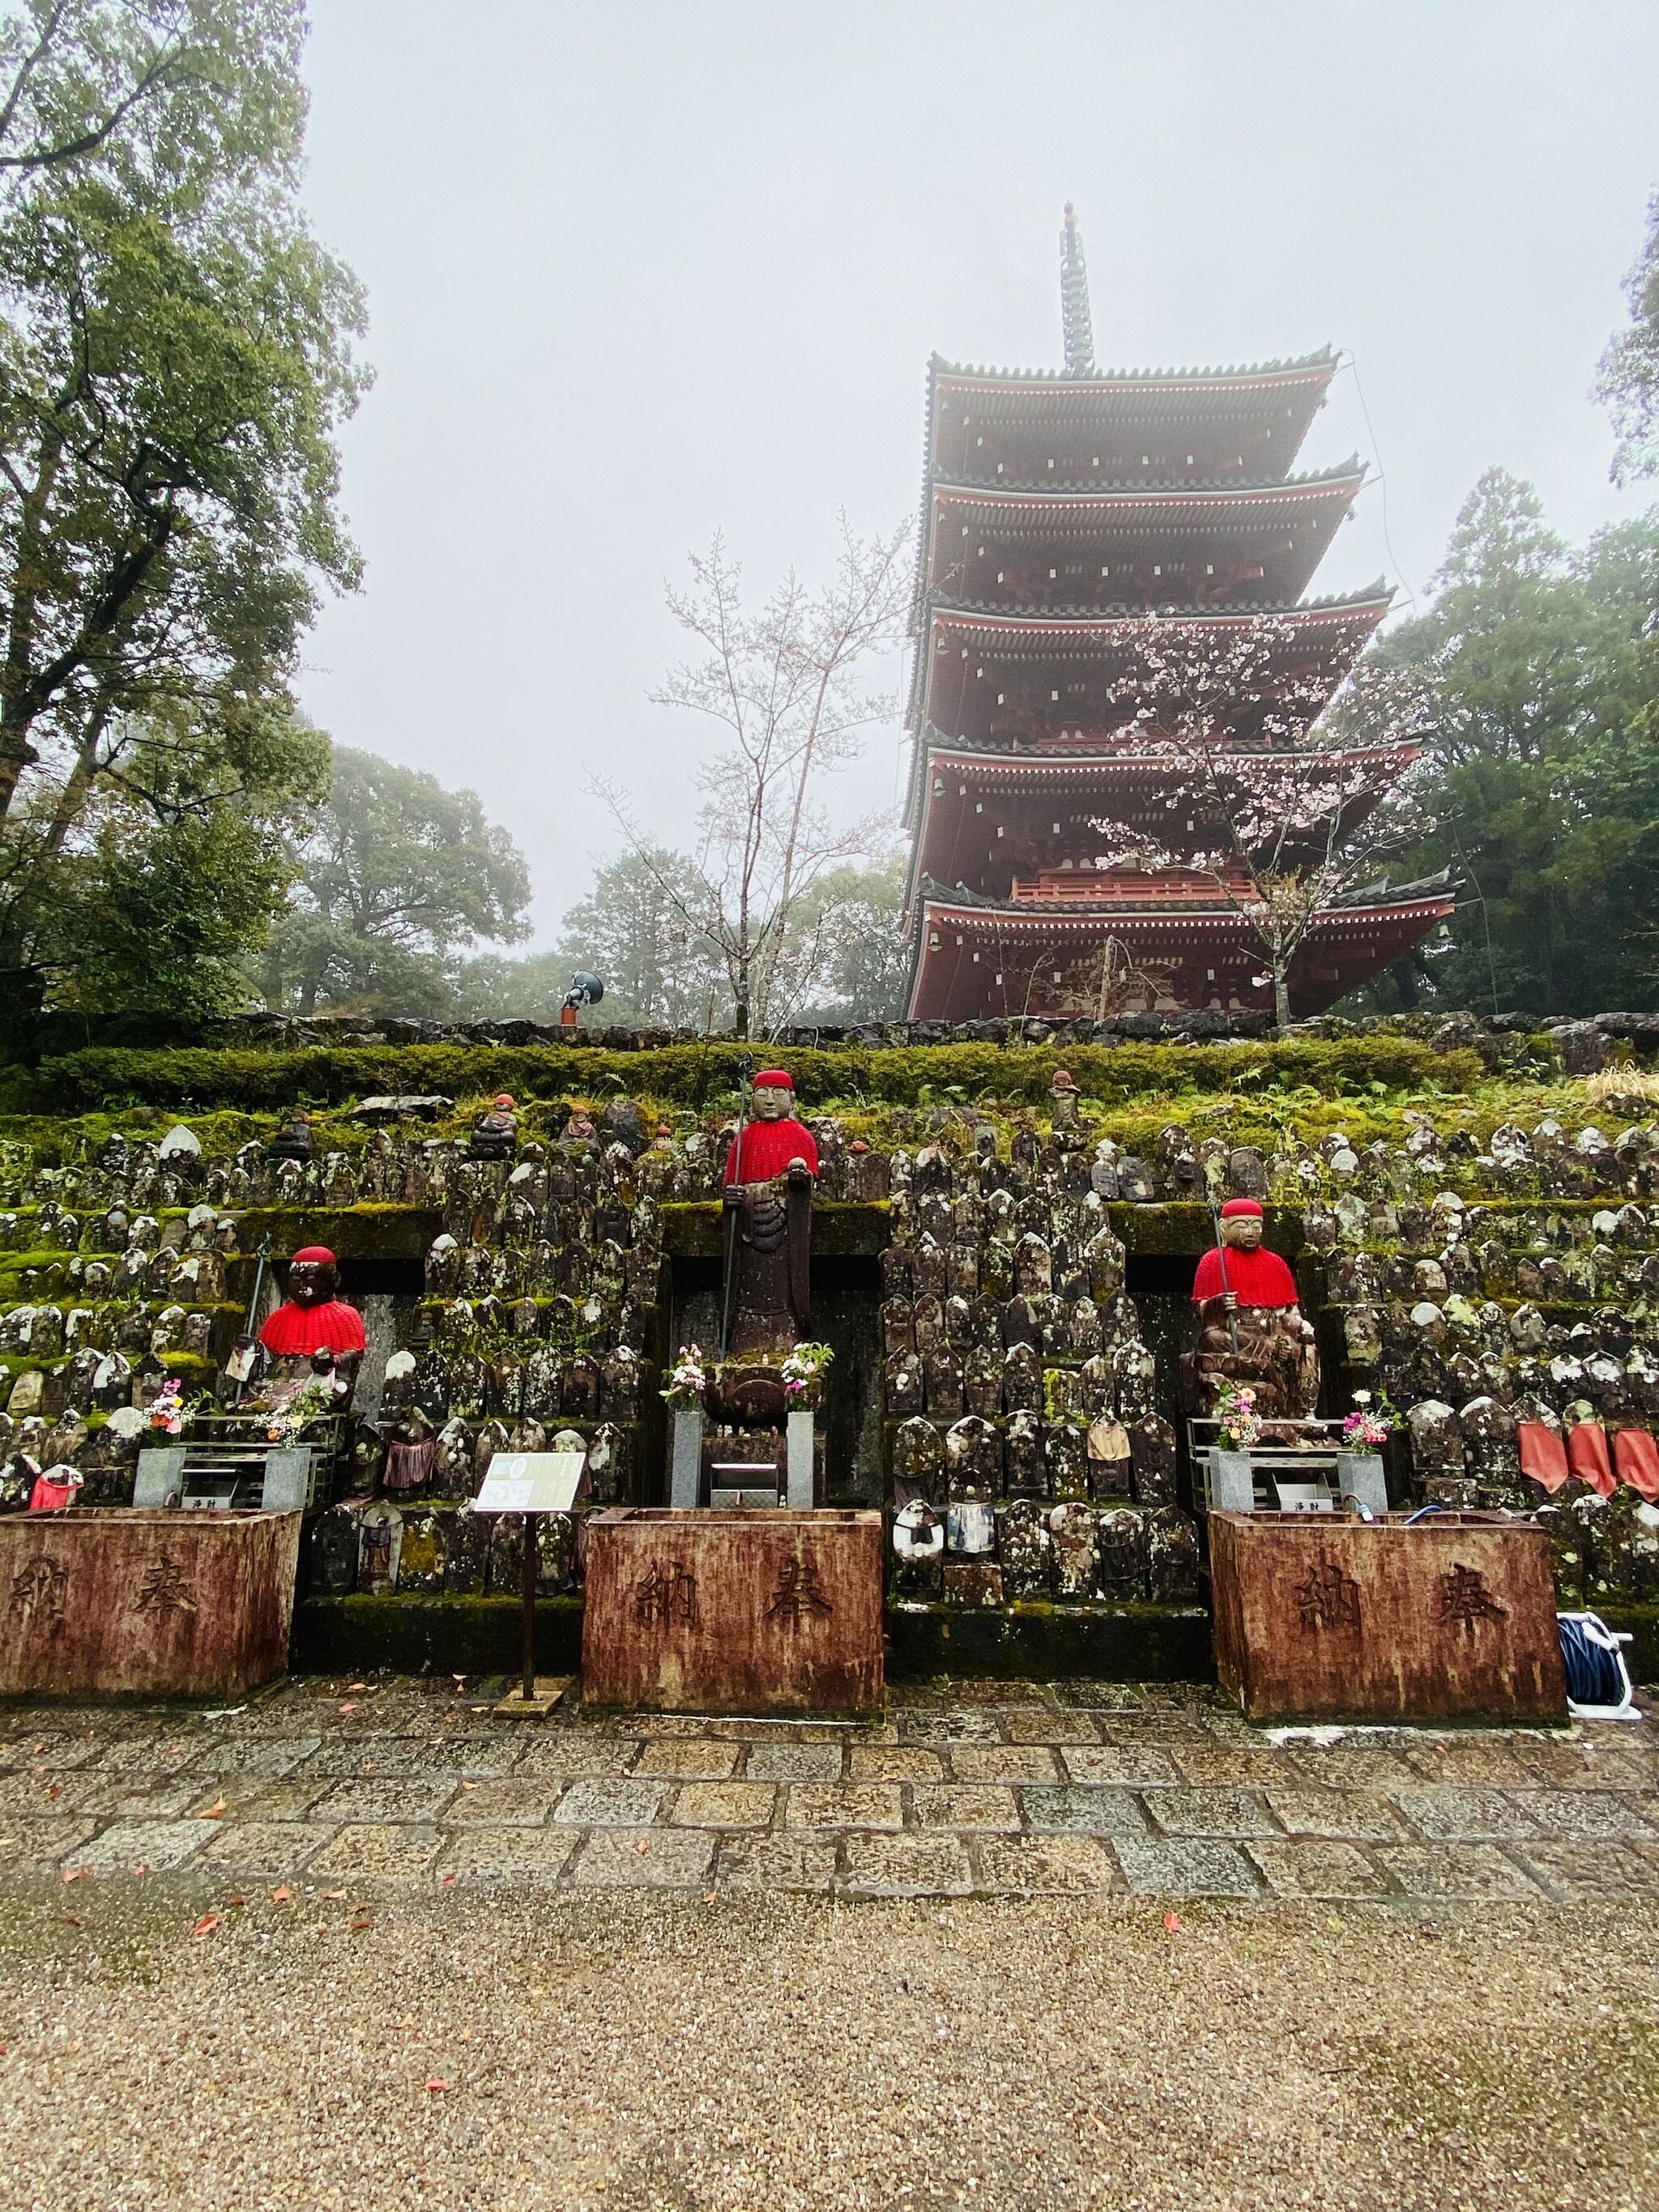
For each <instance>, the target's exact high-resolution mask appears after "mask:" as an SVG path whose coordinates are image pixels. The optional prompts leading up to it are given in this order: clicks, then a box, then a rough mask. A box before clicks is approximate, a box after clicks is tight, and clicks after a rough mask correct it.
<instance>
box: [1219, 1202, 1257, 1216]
mask: <svg viewBox="0 0 1659 2212" xmlns="http://www.w3.org/2000/svg"><path fill="white" fill-rule="evenodd" d="M1241 1213H1243V1214H1254V1215H1255V1218H1256V1219H1257V1220H1258V1221H1260V1220H1261V1219H1262V1218H1263V1216H1262V1212H1261V1207H1260V1206H1258V1205H1257V1204H1256V1202H1255V1200H1254V1199H1253V1198H1230V1199H1229V1200H1227V1203H1226V1204H1225V1206H1223V1207H1222V1209H1221V1218H1222V1219H1223V1220H1224V1221H1236V1220H1237V1218H1238V1217H1239V1215H1240V1214H1241Z"/></svg>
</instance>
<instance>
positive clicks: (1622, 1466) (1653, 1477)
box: [1613, 1429, 1659, 1501]
mask: <svg viewBox="0 0 1659 2212" xmlns="http://www.w3.org/2000/svg"><path fill="white" fill-rule="evenodd" d="M1613 1457H1614V1459H1615V1460H1616V1461H1617V1462H1618V1463H1619V1472H1620V1474H1621V1475H1622V1476H1623V1477H1624V1479H1625V1480H1626V1482H1627V1483H1629V1485H1630V1486H1631V1488H1632V1490H1639V1491H1640V1492H1641V1493H1642V1495H1643V1497H1644V1498H1647V1499H1649V1500H1650V1501H1652V1500H1654V1499H1659V1444H1656V1443H1655V1442H1654V1440H1653V1437H1652V1435H1651V1433H1650V1431H1648V1430H1646V1429H1620V1431H1619V1433H1618V1435H1617V1436H1616V1437H1614V1438H1613Z"/></svg>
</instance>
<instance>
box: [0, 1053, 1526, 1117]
mask: <svg viewBox="0 0 1659 2212" xmlns="http://www.w3.org/2000/svg"><path fill="white" fill-rule="evenodd" d="M771 1049H772V1050H775V1048H771ZM768 1053H769V1048H766V1047H764V1046H760V1047H756V1048H753V1050H752V1051H751V1052H750V1054H748V1055H747V1057H748V1060H749V1063H750V1066H756V1065H759V1064H763V1060H764V1059H765V1058H766V1057H767V1056H768ZM778 1056H779V1057H780V1058H781V1059H782V1060H784V1061H785V1063H786V1064H787V1066H788V1068H789V1070H790V1073H792V1074H793V1077H794V1080H795V1088H796V1091H797V1095H798V1097H799V1099H800V1102H801V1103H802V1104H803V1105H804V1106H807V1107H812V1106H817V1105H821V1104H825V1103H828V1102H829V1101H831V1100H835V1101H837V1102H839V1103H842V1104H843V1105H857V1104H859V1103H870V1104H876V1103H880V1104H884V1105H906V1106H915V1105H930V1104H946V1105H948V1104H955V1103H961V1104H971V1103H974V1102H975V1101H976V1100H980V1099H992V1098H994V1099H996V1100H998V1101H1000V1102H1002V1103H1006V1104H1012V1105H1026V1106H1037V1105H1042V1104H1043V1103H1046V1102H1047V1100H1048V1096H1049V1091H1050V1085H1051V1084H1052V1082H1053V1079H1054V1071H1055V1069H1056V1068H1059V1067H1066V1068H1067V1069H1069V1070H1070V1072H1071V1074H1072V1076H1073V1079H1074V1081H1075V1082H1076V1084H1077V1085H1078V1088H1079V1091H1081V1092H1082V1093H1083V1095H1084V1096H1085V1097H1087V1098H1091V1099H1094V1100H1097V1101H1098V1102H1101V1103H1106V1104H1113V1103H1119V1102H1121V1101H1123V1100H1127V1099H1130V1098H1136V1097H1148V1096H1152V1095H1155V1094H1158V1093H1165V1092H1170V1093H1174V1092H1179V1091H1186V1090H1190V1089H1195V1088H1196V1089H1203V1090H1206V1091H1230V1090H1233V1089H1237V1088H1241V1087H1242V1088H1243V1089H1246V1090H1249V1088H1250V1087H1251V1086H1255V1088H1256V1089H1257V1090H1259V1091H1272V1090H1274V1089H1280V1088H1297V1087H1302V1086H1307V1087H1310V1088H1313V1089H1315V1090H1318V1091H1322V1092H1324V1093H1325V1094H1326V1095H1327V1096H1331V1095H1341V1094H1342V1093H1344V1092H1347V1093H1350V1094H1359V1093H1364V1092H1368V1091H1373V1089H1374V1086H1377V1085H1380V1086H1382V1087H1383V1089H1384V1090H1389V1091H1423V1090H1425V1089H1426V1088H1430V1087H1432V1088H1433V1089H1435V1090H1437V1091H1440V1092H1442V1093H1459V1094H1467V1093H1468V1092H1470V1091H1473V1090H1474V1087H1475V1086H1476V1085H1478V1084H1479V1083H1480V1082H1481V1080H1482V1079H1483V1075H1484V1071H1483V1069H1482V1067H1481V1064H1480V1059H1479V1058H1478V1056H1477V1055H1476V1054H1474V1053H1473V1052H1470V1051H1467V1050H1460V1051H1456V1052H1436V1051H1434V1050H1433V1049H1432V1048H1431V1047H1430V1046H1429V1045H1427V1044H1425V1043H1422V1042H1419V1040H1417V1039H1415V1038H1412V1037H1402V1036H1369V1037H1345V1038H1341V1039H1338V1040H1334V1041H1328V1040H1325V1039H1322V1038H1313V1037H1291V1038H1287V1039H1285V1040H1284V1041H1282V1042H1261V1043H1227V1044H1212V1045H1202V1044H1163V1043H1157V1044H1143V1043H1127V1044H1121V1045H1117V1046H1115V1047H1108V1046H1103V1045H1078V1046H1074V1047H1068V1048H1057V1047H1055V1046H1053V1045H996V1044H982V1043H974V1044H942V1045H908V1046H903V1047H893V1048H880V1047H876V1048H870V1047H864V1046H852V1045H849V1046H843V1047H834V1048H824V1047H818V1048H805V1047H801V1048H790V1049H788V1050H787V1051H784V1052H781V1054H778ZM743 1062H744V1053H743V1051H742V1049H741V1048H739V1047H738V1046H737V1045H734V1044H732V1043H729V1042H710V1043H708V1044H706V1045H704V1044H696V1045H668V1046H664V1047H662V1048H658V1049H655V1050H647V1051H643V1052H611V1051H600V1050H593V1051H589V1050H586V1049H584V1050H583V1051H582V1052H581V1053H580V1054H574V1053H573V1052H572V1051H571V1050H570V1049H569V1048H566V1047H560V1046H545V1045H532V1046H523V1047H514V1046H508V1045H500V1046H479V1045H451V1044H435V1045H399V1046H368V1047H362V1048H345V1047H339V1046H324V1047H318V1048H308V1049H304V1050H299V1051H293V1052H280V1053H270V1052H249V1051H236V1052H230V1051H213V1050H203V1049H188V1050H180V1051H165V1050H162V1051H136V1050H129V1049H125V1048H106V1047H94V1048H90V1049H88V1050H87V1051H84V1052H75V1053H69V1054H64V1056H63V1057H62V1058H60V1059H56V1060H43V1061H42V1062H41V1063H40V1067H39V1069H38V1070H36V1071H34V1072H33V1073H30V1072H29V1071H28V1070H27V1069H24V1068H21V1067H12V1068H9V1069H5V1070H0V1107H3V1108H4V1109H6V1110H9V1111H11V1112H14V1113H20V1114H28V1113H37V1114H38V1113H48V1114H67V1113H76V1112H87V1111H92V1110H96V1109H106V1110H107V1109H117V1110H118V1109H121V1108H123V1107H132V1106H146V1105H155V1106H163V1107H166V1108H167V1109H170V1110H172V1111H174V1112H179V1113H185V1112H190V1111H196V1112H201V1111H204V1110H212V1109H240V1110H242V1111H245V1112H254V1111H260V1112H272V1111H275V1110H276V1109H279V1108H282V1107H284V1106H289V1105H292V1104H295V1103H311V1104H315V1105H319V1106H322V1105H337V1104H340V1103H344V1102H346V1101H349V1100H352V1099H356V1098H363V1097H370V1096H373V1095H374V1094H377V1093H385V1092H392V1093H399V1092H403V1093H409V1092H432V1091H441V1092H444V1093H446V1094H447V1096H449V1097H453V1098H457V1099H459V1098H465V1097H482V1096H486V1095H488V1094H489V1093H490V1092H492V1091H499V1090H502V1089H506V1090H510V1091H513V1092H514V1093H515V1094H516V1095H517V1096H518V1097H520V1100H521V1101H526V1100H530V1099H533V1098H537V1097H542V1098H546V1097H555V1098H581V1099H585V1100H586V1101H587V1102H589V1103H591V1104H592V1105H594V1106H602V1105H603V1104H604V1103H605V1101H606V1100H607V1099H608V1098H611V1097H619V1096H627V1097H643V1098H649V1099H654V1100H658V1101H660V1102H663V1103H674V1104H678V1105H682V1106H690V1107H695V1108H699V1109H701V1108H704V1107H707V1106H708V1105H710V1104H718V1103H720V1101H721V1100H722V1099H725V1098H730V1097H734V1096H735V1094H736V1091H737V1088H738V1081H739V1076H740V1070H741V1067H742V1066H743Z"/></svg>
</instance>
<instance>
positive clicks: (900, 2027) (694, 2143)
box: [0, 1869, 1659, 2212]
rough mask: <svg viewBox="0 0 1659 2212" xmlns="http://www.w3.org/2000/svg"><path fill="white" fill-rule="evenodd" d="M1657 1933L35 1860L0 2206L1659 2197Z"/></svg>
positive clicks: (1609, 2211) (4, 2079)
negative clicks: (338, 1879)
mask: <svg viewBox="0 0 1659 2212" xmlns="http://www.w3.org/2000/svg"><path fill="white" fill-rule="evenodd" d="M279 1887H288V1886H287V1885H281V1886H279ZM239 1899H240V1900H243V1901H237V1900H239ZM208 1913H217V1914H218V1915H219V1918H218V1921H217V1923H216V1925H212V1926H210V1927H209V1928H208V1929H206V1930H205V1931H204V1932H203V1933H200V1934H196V1933H193V1932H192V1930H193V1929H194V1927H195V1925H196V1923H197V1919H198V1918H199V1917H201V1916H203V1915H205V1914H208ZM1656 1936H1659V1906H1656V1905H1655V1904H1654V1903H1653V1902H1652V1901H1651V1900H1650V1899H1642V1898H1633V1899H1629V1900H1627V1901H1625V1902H1622V1903H1619V1904H1613V1903H1607V1902H1593V1903H1589V1904H1584V1905H1559V1904H1547V1903H1539V1904H1535V1905H1523V1904H1501V1905H1480V1906H1472V1905H1467V1904H1460V1905H1455V1906H1443V1907H1437V1906H1434V1905H1425V1904H1421V1903H1410V1902H1403V1901H1402V1902H1396V1903H1394V1904H1390V1905H1358V1906H1334V1905H1328V1904H1321V1905H1308V1904H1296V1903H1290V1902H1280V1901H1275V1900H1273V1899H1267V1898H1263V1899H1259V1900H1250V1901H1232V1900H1228V1901H1225V1902H1224V1901H1213V1902H1198V1903H1190V1904H1185V1905H1182V1906H1181V1908H1180V1911H1179V1915H1178V1919H1177V1923H1176V1925H1174V1926H1171V1925H1170V1924H1169V1923H1168V1922H1167V1921H1166V1918H1165V1911H1164V1906H1163V1905H1162V1904H1161V1903H1160V1902H1158V1901H1155V1900H1152V1899H1135V1898H1121V1897H1109V1896H1095V1897H1089V1898H1059V1897H1056V1898H1048V1899H1029V1900H1024V1901H1010V1900H1005V1899H981V1898H970V1899H952V1900H950V1901H948V1902H945V1901H939V1900H928V1901H921V1900H915V1899H906V1900H902V1901H890V1902H856V1901H850V1900H845V1899H833V1898H824V1897H817V1896H810V1897H795V1896H790V1897H784V1896H776V1895H764V1894H738V1893H732V1894H720V1895H717V1896H712V1897H711V1896H705V1895H704V1894H703V1893H697V1892H692V1893H686V1892H673V1893H671V1892H641V1891H627V1892H621V1893H604V1892H597V1891H595V1892H580V1891H552V1890H545V1889H543V1890H532V1889H526V1888H525V1887H511V1886H510V1887H504V1888H501V1889H498V1890H495V1891H494V1892H492V1893H488V1894H486V1893H480V1892H478V1891H476V1890H472V1891H469V1890H467V1889H466V1888H465V1887H456V1888H454V1889H453V1890H449V1891H447V1892H446V1891H442V1890H439V1891H437V1892H434V1891H433V1890H431V1889H429V1888H426V1887H410V1885H408V1884H396V1883H390V1882H386V1883H382V1884H381V1885H380V1888H379V1890H378V1893H377V1892H376V1891H375V1890H374V1887H373V1886H372V1885H358V1886H356V1887H350V1888H349V1889H348V1890H346V1891H341V1890H340V1889H338V1888H337V1887H331V1888H330V1887H325V1885H324V1883H323V1882H322V1881H314V1880H307V1879H303V1878H302V1879H301V1880H300V1881H296V1882H295V1883H294V1884H293V1885H292V1893H291V1894H289V1895H287V1896H280V1897H279V1896H277V1895H274V1894H273V1892H272V1888H271V1887H270V1886H269V1885H268V1884H261V1885H259V1886H258V1887H255V1886H252V1885H249V1886H248V1887H246V1888H245V1889H242V1890H240V1891H239V1890H233V1889H231V1888H230V1887H229V1885H228V1881H226V1879H225V1878H224V1877H223V1876H219V1877H217V1878H212V1879H210V1878H208V1877H206V1876H204V1875H203V1874H202V1873H200V1872H199V1871H197V1870H194V1869H185V1870H184V1871H181V1872H179V1873H176V1874H171V1875H167V1874H155V1875H149V1876H148V1877H146V1878H144V1879H143V1880H134V1879H132V1878H131V1877H128V1878H127V1879H126V1880H125V1881H114V1880H106V1881H94V1880H90V1879H88V1880H87V1881H81V1882H76V1883H74V1884H71V1885H65V1884H63V1883H61V1882H55V1883H46V1882H42V1881H33V1882H14V1883H11V1884H9V1885H6V1886H5V1887H0V2040H3V2043H4V2045H5V2052H6V2055H5V2057H4V2058H3V2059H0V2202H3V2203H4V2204H5V2205H6V2206H7V2207H8V2208H15V2212H58V2208H59V2207H70V2206H73V2207H75V2208H76V2212H138V2208H149V2207H166V2208H167V2212H193V2208H197V2207H203V2208H209V2207H210V2208H213V2212H222V2208H225V2207H229V2206H236V2207H246V2208H249V2212H262V2208H265V2207H283V2208H289V2207H304V2208H307V2212H309V2209H310V2208H319V2212H320V2208H325V2207H328V2208H332V2207H337V2206H351V2207H359V2206H361V2207H370V2206H373V2207H374V2208H377V2212H391V2208H401V2207H404V2206H410V2207H415V2206H419V2207H422V2208H423V2212H428V2208H433V2207H438V2208H443V2209H444V2212H449V2208H469V2212H474V2208H476V2212H485V2208H489V2212H495V2208H513V2212H517V2208H520V2207H523V2208H531V2207H537V2208H539V2207H544V2206H546V2207H552V2206H557V2207H560V2208H562V2212H576V2208H585V2209H586V2208H591V2212H599V2208H604V2212H692V2208H697V2212H761V2208H766V2212H788V2208H794V2207H804V2206H811V2207H815V2208H816V2207H840V2206H870V2207H881V2208H886V2207H904V2208H911V2209H912V2212H934V2208H940V2207H944V2206H947V2205H951V2206H954V2205H959V2204H972V2205H978V2206H992V2207H1002V2206H1007V2207H1020V2208H1028V2207H1040V2208H1042V2212H1051V2208H1054V2209H1057V2208H1069V2207H1073V2206H1085V2205H1087V2206H1101V2207H1106V2206H1109V2207H1112V2208H1114V2212H1120V2208H1139V2207H1143V2206H1144V2207H1153V2206H1164V2205H1170V2206H1181V2207H1183V2208H1209V2207H1217V2208H1219V2207H1228V2208H1232V2207H1237V2208H1240V2212H1244V2208H1249V2212H1258V2208H1263V2207H1276V2206H1281V2205H1284V2206H1289V2205H1308V2204H1316V2205H1319V2206H1321V2207H1338V2206H1340V2207H1346V2206H1352V2207H1355V2208H1364V2212H1376V2208H1378V2207H1382V2206H1386V2207H1389V2208H1419V2207H1420V2208H1424V2212H1428V2208H1435V2212H1441V2208H1451V2207H1460V2206H1482V2207H1484V2206H1493V2207H1498V2206H1502V2207H1504V2208H1514V2212H1528V2208H1531V2207H1534V2206H1537V2207H1543V2206H1557V2205H1573V2206H1578V2205H1584V2206H1593V2207H1595V2212H1646V2208H1648V2207H1650V2206H1651V2205H1652V2204H1653V2203H1655V2201H1656V2189H1659V2179H1656V2154H1655V2151H1654V2148H1653V2146H1654V2145H1655V2144H1656V2142H1659V2111H1656V2107H1659V2063H1656V2058H1659V2053H1656V2048H1655V2042H1656V2035H1655V2018H1656V2015H1655V2009H1654V1999H1655V1995H1656V1990H1655V1980H1656V1975H1655V1969H1654V1964H1653V1961H1654V1956H1655V1948H1656Z"/></svg>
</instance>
